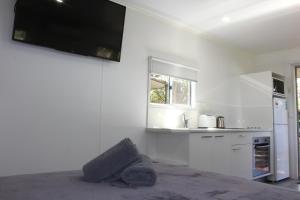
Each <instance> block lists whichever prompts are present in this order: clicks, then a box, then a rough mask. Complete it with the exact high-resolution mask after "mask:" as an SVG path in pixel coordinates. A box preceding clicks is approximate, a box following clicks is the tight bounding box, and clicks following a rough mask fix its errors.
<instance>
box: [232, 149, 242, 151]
mask: <svg viewBox="0 0 300 200" xmlns="http://www.w3.org/2000/svg"><path fill="white" fill-rule="evenodd" d="M232 150H233V151H239V150H241V148H234V149H232Z"/></svg>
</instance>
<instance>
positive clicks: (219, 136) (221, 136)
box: [215, 135, 224, 138]
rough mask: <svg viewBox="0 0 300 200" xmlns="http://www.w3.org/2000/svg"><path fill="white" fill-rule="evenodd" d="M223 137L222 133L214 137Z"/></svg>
mask: <svg viewBox="0 0 300 200" xmlns="http://www.w3.org/2000/svg"><path fill="white" fill-rule="evenodd" d="M223 137H224V135H217V136H215V138H223Z"/></svg>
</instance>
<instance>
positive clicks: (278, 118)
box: [273, 98, 288, 124]
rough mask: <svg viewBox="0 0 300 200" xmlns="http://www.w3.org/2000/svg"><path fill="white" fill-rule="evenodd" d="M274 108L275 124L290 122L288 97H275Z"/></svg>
mask: <svg viewBox="0 0 300 200" xmlns="http://www.w3.org/2000/svg"><path fill="white" fill-rule="evenodd" d="M273 109H274V124H288V115H287V101H286V99H283V98H274V99H273Z"/></svg>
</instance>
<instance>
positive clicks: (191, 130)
mask: <svg viewBox="0 0 300 200" xmlns="http://www.w3.org/2000/svg"><path fill="white" fill-rule="evenodd" d="M146 131H147V132H151V133H187V134H189V133H232V132H272V129H247V128H225V129H220V128H208V129H205V128H204V129H203V128H146Z"/></svg>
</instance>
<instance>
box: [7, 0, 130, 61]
mask: <svg viewBox="0 0 300 200" xmlns="http://www.w3.org/2000/svg"><path fill="white" fill-rule="evenodd" d="M125 13H126V7H124V6H122V5H119V4H117V3H114V2H111V1H108V0H17V2H16V5H15V21H14V29H13V35H12V39H13V40H15V41H20V42H24V43H30V44H34V45H39V46H45V47H50V48H54V49H57V50H61V51H66V52H71V53H76V54H81V55H86V56H93V57H98V58H104V59H109V60H113V61H118V62H120V58H121V48H122V38H123V29H124V21H125Z"/></svg>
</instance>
